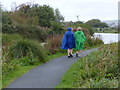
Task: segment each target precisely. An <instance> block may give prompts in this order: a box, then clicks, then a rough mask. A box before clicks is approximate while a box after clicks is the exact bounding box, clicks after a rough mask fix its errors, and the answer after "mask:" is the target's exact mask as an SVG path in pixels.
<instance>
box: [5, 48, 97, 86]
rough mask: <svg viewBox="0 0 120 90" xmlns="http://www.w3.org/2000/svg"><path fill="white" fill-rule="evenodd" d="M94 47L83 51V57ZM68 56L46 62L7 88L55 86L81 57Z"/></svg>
mask: <svg viewBox="0 0 120 90" xmlns="http://www.w3.org/2000/svg"><path fill="white" fill-rule="evenodd" d="M97 49H98V48H94V49H91V50H86V51H83V52H82V53H81V58H82V57H84V56H86V55H88V54H89V53H90V52H92V51H95V50H97ZM73 56H74V57H72V58H68V57H67V56H62V57H59V58H56V59H52V60H50V61H49V62H48V63H44V64H42V65H40V66H38V67H36V68H34V69H32V70H30V71H29V72H28V73H26V74H24V75H22V76H21V77H20V78H18V79H16V80H15V81H13V82H12V83H11V84H10V85H9V86H8V87H7V88H55V86H56V85H58V84H59V83H60V80H61V78H62V76H63V75H64V73H65V72H66V71H67V70H68V69H69V67H70V66H71V65H72V64H73V63H75V62H76V61H77V60H79V59H80V58H78V57H75V54H73Z"/></svg>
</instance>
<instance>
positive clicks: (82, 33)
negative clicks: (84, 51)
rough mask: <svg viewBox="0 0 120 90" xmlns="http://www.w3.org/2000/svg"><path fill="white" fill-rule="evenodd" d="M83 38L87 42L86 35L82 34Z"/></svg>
mask: <svg viewBox="0 0 120 90" xmlns="http://www.w3.org/2000/svg"><path fill="white" fill-rule="evenodd" d="M82 37H83V38H84V39H85V40H86V37H85V35H84V33H83V32H82Z"/></svg>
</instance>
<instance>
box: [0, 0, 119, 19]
mask: <svg viewBox="0 0 120 90" xmlns="http://www.w3.org/2000/svg"><path fill="white" fill-rule="evenodd" d="M118 1H119V0H0V3H1V4H2V5H3V7H4V9H6V10H11V6H13V5H12V4H13V3H14V2H16V5H19V4H22V3H26V2H32V3H34V4H39V5H43V4H46V5H49V6H51V7H53V8H54V9H56V8H58V9H59V11H60V12H61V14H62V15H63V16H64V17H65V21H77V17H76V16H77V15H79V20H80V21H87V20H90V19H100V20H117V19H118Z"/></svg>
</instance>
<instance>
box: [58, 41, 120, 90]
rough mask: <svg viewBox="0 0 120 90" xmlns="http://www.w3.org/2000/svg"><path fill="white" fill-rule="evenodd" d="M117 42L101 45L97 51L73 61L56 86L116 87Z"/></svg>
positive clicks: (117, 72) (117, 73) (117, 71)
mask: <svg viewBox="0 0 120 90" xmlns="http://www.w3.org/2000/svg"><path fill="white" fill-rule="evenodd" d="M117 50H118V48H117V44H116V43H115V44H110V45H102V46H101V48H99V49H98V50H97V51H94V52H92V53H91V54H90V55H87V56H86V57H83V58H81V59H80V60H78V61H77V62H75V63H74V64H73V65H72V66H71V67H70V68H69V70H68V71H67V72H66V73H65V75H64V76H63V77H62V80H61V82H60V84H59V85H58V86H57V87H56V88H117V87H118V78H119V76H120V74H119V70H118V52H117Z"/></svg>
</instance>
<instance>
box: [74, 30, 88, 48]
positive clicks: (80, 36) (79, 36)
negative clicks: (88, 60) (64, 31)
mask: <svg viewBox="0 0 120 90" xmlns="http://www.w3.org/2000/svg"><path fill="white" fill-rule="evenodd" d="M74 37H75V45H76V47H75V50H82V49H83V47H84V42H85V40H86V37H85V36H84V33H83V32H82V31H76V32H75V34H74Z"/></svg>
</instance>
